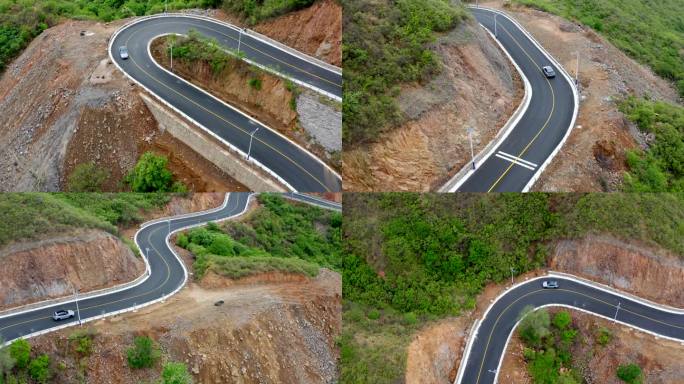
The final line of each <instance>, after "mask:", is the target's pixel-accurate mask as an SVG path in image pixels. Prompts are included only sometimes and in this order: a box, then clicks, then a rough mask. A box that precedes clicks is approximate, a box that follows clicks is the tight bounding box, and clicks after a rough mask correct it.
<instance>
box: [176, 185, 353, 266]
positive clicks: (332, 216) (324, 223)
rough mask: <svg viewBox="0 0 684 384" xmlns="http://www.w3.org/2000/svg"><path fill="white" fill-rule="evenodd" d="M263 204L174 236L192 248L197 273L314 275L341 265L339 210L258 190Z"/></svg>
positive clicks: (183, 244)
mask: <svg viewBox="0 0 684 384" xmlns="http://www.w3.org/2000/svg"><path fill="white" fill-rule="evenodd" d="M258 199H259V203H260V204H261V205H262V207H261V208H259V209H258V210H257V211H256V212H253V213H251V214H250V215H249V216H248V217H247V218H245V219H244V220H242V221H228V222H225V223H222V224H220V225H219V224H216V223H209V224H208V225H207V226H205V227H201V228H194V229H191V230H189V231H186V232H184V233H181V234H179V235H178V236H177V237H176V244H177V245H178V246H179V247H182V248H185V249H187V250H188V251H190V252H191V253H192V254H193V256H194V258H195V261H194V263H193V269H194V271H195V275H196V276H197V278H199V279H201V278H202V277H203V276H204V275H205V274H206V273H207V272H209V271H211V272H214V273H217V274H219V275H222V276H226V277H229V278H233V279H237V278H240V277H244V276H248V275H253V274H257V273H262V272H271V271H280V272H286V273H297V274H302V275H306V276H316V275H317V274H318V270H319V268H321V267H325V268H329V269H333V270H339V268H340V267H341V257H340V249H341V245H340V227H341V223H342V215H341V214H340V213H333V212H329V211H326V210H323V209H320V208H317V207H313V206H308V205H304V204H296V203H290V202H288V201H286V200H284V199H283V198H282V197H280V196H277V195H271V194H261V195H259V197H258Z"/></svg>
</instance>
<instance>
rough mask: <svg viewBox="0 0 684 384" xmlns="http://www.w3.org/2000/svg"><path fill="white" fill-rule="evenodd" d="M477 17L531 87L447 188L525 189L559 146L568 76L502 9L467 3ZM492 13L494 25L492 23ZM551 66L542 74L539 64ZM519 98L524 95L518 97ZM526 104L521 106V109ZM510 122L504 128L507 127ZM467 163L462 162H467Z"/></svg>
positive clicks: (566, 128)
mask: <svg viewBox="0 0 684 384" xmlns="http://www.w3.org/2000/svg"><path fill="white" fill-rule="evenodd" d="M470 9H471V11H472V13H473V15H474V16H475V18H476V19H477V21H478V22H479V23H480V24H481V25H483V26H484V27H485V28H486V29H487V30H489V31H490V32H491V33H492V34H494V33H495V29H496V35H497V36H498V41H499V43H501V45H502V46H503V48H504V49H505V50H506V51H507V52H508V54H509V55H510V57H511V58H512V60H513V61H514V62H515V63H516V64H517V66H518V67H519V68H520V70H521V71H522V74H523V76H524V77H525V78H526V79H527V83H528V84H529V89H528V91H529V92H530V93H531V95H530V96H531V97H530V99H529V105H523V106H522V108H523V110H521V113H520V114H519V115H517V116H516V117H515V119H514V120H513V121H511V122H510V124H511V125H510V126H509V125H507V127H506V128H505V132H504V133H503V134H502V135H501V137H500V142H499V143H497V145H495V146H494V147H492V148H491V149H490V150H489V151H488V152H487V153H486V154H485V155H484V156H483V157H482V158H481V159H479V160H478V161H476V169H475V170H474V171H473V170H469V171H468V172H467V173H466V174H465V175H464V176H461V175H457V176H456V177H454V178H453V179H452V180H450V181H449V182H448V183H447V184H446V185H445V186H444V187H442V190H443V191H449V192H456V191H459V192H521V191H522V192H526V191H527V190H529V188H530V187H531V186H532V184H533V183H534V181H535V180H536V178H537V177H538V176H539V174H540V173H541V172H542V171H543V169H544V168H545V167H546V165H547V164H548V162H550V160H551V159H552V158H553V156H554V155H555V154H556V153H557V151H558V150H559V149H560V147H561V146H562V144H563V142H564V141H565V139H566V138H567V135H568V134H569V132H570V130H571V129H572V127H573V125H574V123H575V119H576V116H577V112H578V97H577V90H576V88H575V86H574V80H572V79H570V78H569V77H566V74H565V72H564V71H563V70H562V68H560V67H559V66H558V65H557V64H556V62H555V61H554V60H551V56H550V54H548V53H547V52H546V51H544V50H543V48H542V47H541V46H540V45H537V44H535V41H534V40H533V39H532V38H531V35H529V34H527V33H526V32H525V31H524V30H523V29H522V27H521V26H520V25H519V24H517V23H516V22H515V21H514V20H513V19H511V18H509V17H508V16H506V15H505V14H504V13H501V12H498V11H496V10H492V9H485V8H474V7H471V8H470ZM495 17H496V28H495V26H494V24H495V20H494V19H495ZM546 65H548V66H551V67H552V68H553V69H554V71H555V72H556V77H555V78H552V79H547V78H546V77H545V76H544V74H543V72H542V69H541V68H542V66H546ZM523 102H525V101H523ZM525 107H526V109H525ZM509 127H510V129H509ZM470 166H471V163H468V167H470Z"/></svg>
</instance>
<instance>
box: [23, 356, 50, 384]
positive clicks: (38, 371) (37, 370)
mask: <svg viewBox="0 0 684 384" xmlns="http://www.w3.org/2000/svg"><path fill="white" fill-rule="evenodd" d="M28 370H29V375H31V377H32V378H33V380H35V381H36V382H38V383H40V384H45V383H47V381H48V379H49V378H50V357H49V356H48V355H45V354H43V355H40V356H38V357H36V358H35V359H33V360H31V363H30V364H29V367H28Z"/></svg>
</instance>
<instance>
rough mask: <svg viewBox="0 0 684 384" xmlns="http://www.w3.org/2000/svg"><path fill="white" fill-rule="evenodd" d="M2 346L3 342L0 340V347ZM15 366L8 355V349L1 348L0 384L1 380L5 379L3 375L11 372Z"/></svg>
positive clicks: (12, 359) (14, 362)
mask: <svg viewBox="0 0 684 384" xmlns="http://www.w3.org/2000/svg"><path fill="white" fill-rule="evenodd" d="M2 344H4V340H3V339H2V338H0V345H2ZM15 364H16V361H15V360H14V358H13V357H12V355H11V354H10V349H9V347H1V348H0V383H2V380H3V379H4V378H5V374H9V373H11V372H12V368H14V365H15Z"/></svg>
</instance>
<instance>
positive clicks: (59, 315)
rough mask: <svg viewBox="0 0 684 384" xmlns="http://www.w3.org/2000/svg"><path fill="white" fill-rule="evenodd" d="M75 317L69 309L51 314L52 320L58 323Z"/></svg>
mask: <svg viewBox="0 0 684 384" xmlns="http://www.w3.org/2000/svg"><path fill="white" fill-rule="evenodd" d="M75 315H76V314H75V313H74V311H72V310H71V309H60V310H59V311H56V312H55V313H53V314H52V320H54V321H60V320H66V319H71V318H72V317H74V316H75Z"/></svg>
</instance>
